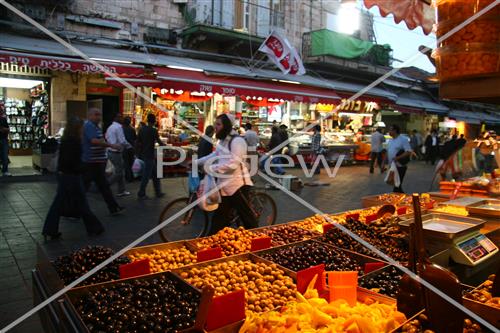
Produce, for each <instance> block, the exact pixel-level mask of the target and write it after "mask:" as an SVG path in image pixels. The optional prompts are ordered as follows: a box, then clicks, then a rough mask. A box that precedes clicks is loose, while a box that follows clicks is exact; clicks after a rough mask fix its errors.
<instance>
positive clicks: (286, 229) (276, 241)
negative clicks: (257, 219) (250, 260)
mask: <svg viewBox="0 0 500 333" xmlns="http://www.w3.org/2000/svg"><path fill="white" fill-rule="evenodd" d="M260 232H261V233H263V234H265V235H267V236H270V237H271V238H272V239H273V245H274V246H280V245H285V244H290V243H295V242H300V241H303V240H307V239H311V238H314V237H318V236H320V235H321V234H320V233H319V232H316V231H312V230H307V229H303V228H300V227H298V226H295V225H289V224H284V225H279V226H276V227H272V228H268V229H262V230H260Z"/></svg>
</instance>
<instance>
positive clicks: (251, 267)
mask: <svg viewBox="0 0 500 333" xmlns="http://www.w3.org/2000/svg"><path fill="white" fill-rule="evenodd" d="M181 277H182V278H184V279H185V280H186V281H188V282H189V283H191V284H192V285H193V286H195V287H197V288H202V287H203V286H205V285H207V286H211V287H212V288H214V289H215V294H216V295H224V294H227V293H229V292H232V291H236V290H245V296H246V301H247V310H250V311H256V312H262V311H270V310H272V309H274V308H277V307H278V306H282V305H284V304H285V303H287V302H289V301H291V300H294V299H295V292H296V290H297V287H296V286H295V283H294V282H293V280H292V278H291V277H289V276H287V275H285V272H284V271H283V270H281V269H279V268H278V266H277V265H275V264H271V265H267V264H265V263H259V262H257V263H254V262H252V261H250V260H238V261H232V260H230V261H227V262H222V263H217V264H212V265H208V266H203V267H193V268H191V269H188V270H185V271H183V272H181Z"/></svg>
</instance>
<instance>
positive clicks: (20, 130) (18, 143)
mask: <svg viewBox="0 0 500 333" xmlns="http://www.w3.org/2000/svg"><path fill="white" fill-rule="evenodd" d="M2 104H3V106H2V107H3V108H4V110H5V114H6V115H7V123H8V124H9V144H10V148H11V149H14V150H18V149H30V148H31V147H32V144H33V140H34V131H33V127H32V125H31V115H30V105H29V104H28V103H26V101H25V100H20V99H17V98H6V99H5V101H2Z"/></svg>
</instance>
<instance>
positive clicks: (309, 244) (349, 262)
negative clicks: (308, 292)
mask: <svg viewBox="0 0 500 333" xmlns="http://www.w3.org/2000/svg"><path fill="white" fill-rule="evenodd" d="M255 255H257V256H259V257H261V258H264V259H266V260H269V261H272V262H275V263H277V264H279V265H280V266H283V267H285V268H287V269H290V270H291V271H293V272H294V273H296V272H297V271H300V270H303V269H307V268H309V267H312V266H316V265H320V264H325V270H326V271H358V272H359V275H360V276H361V275H363V274H364V273H363V272H364V266H365V264H366V263H383V262H382V261H381V260H377V259H375V258H372V257H369V256H365V255H362V254H359V253H355V252H351V251H346V250H343V249H340V248H337V247H335V246H331V245H328V244H324V243H321V242H317V241H315V240H307V241H302V242H298V243H292V244H288V245H283V246H279V247H275V248H272V249H267V250H262V251H258V252H255Z"/></svg>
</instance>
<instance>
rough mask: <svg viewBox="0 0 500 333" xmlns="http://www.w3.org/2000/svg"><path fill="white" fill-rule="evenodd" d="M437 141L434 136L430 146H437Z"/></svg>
mask: <svg viewBox="0 0 500 333" xmlns="http://www.w3.org/2000/svg"><path fill="white" fill-rule="evenodd" d="M437 143H438V140H437V137H435V136H434V135H433V136H432V146H437Z"/></svg>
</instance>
